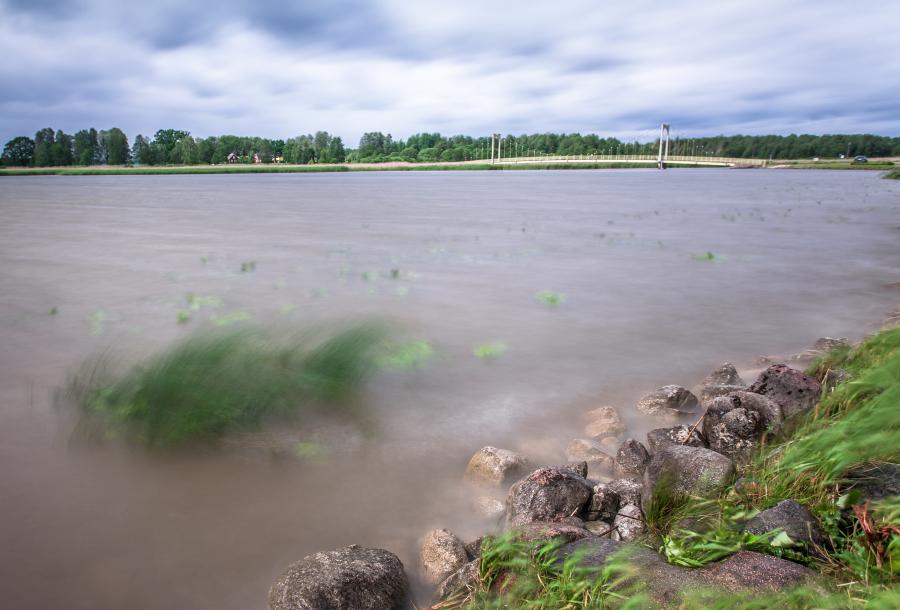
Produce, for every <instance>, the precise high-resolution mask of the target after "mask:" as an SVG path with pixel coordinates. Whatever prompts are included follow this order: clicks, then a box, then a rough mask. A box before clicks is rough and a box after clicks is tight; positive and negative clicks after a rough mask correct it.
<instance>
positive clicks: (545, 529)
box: [514, 521, 593, 543]
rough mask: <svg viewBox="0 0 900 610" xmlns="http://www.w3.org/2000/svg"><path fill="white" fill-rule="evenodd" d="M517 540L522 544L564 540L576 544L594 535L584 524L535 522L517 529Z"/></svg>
mask: <svg viewBox="0 0 900 610" xmlns="http://www.w3.org/2000/svg"><path fill="white" fill-rule="evenodd" d="M514 531H515V534H516V539H517V540H519V541H521V542H533V543H534V542H538V543H539V542H548V541H550V540H562V541H564V542H574V541H575V540H580V539H582V538H587V537H588V536H593V534H592V533H591V532H590V531H589V530H588V529H587V528H586V527H584V523H583V522H581V523H580V524H578V523H567V522H561V523H556V522H552V521H535V522H533V523H527V524H525V525H520V526H519V527H517V528H515V530H514Z"/></svg>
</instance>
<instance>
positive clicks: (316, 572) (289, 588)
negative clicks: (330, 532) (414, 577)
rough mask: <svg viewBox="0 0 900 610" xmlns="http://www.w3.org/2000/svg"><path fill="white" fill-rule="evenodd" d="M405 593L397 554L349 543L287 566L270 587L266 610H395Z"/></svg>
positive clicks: (403, 601) (405, 596) (404, 575)
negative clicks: (267, 608)
mask: <svg viewBox="0 0 900 610" xmlns="http://www.w3.org/2000/svg"><path fill="white" fill-rule="evenodd" d="M408 590H409V583H408V582H407V579H406V574H404V572H403V564H402V563H400V560H399V559H398V558H397V556H396V555H394V554H393V553H391V552H389V551H385V550H382V549H368V548H363V547H360V546H357V545H355V544H353V545H350V546H348V547H345V548H342V549H338V550H335V551H328V552H323V553H315V554H314V555H309V556H308V557H305V558H303V559H301V560H300V561H298V562H296V563H293V564H291V565H290V566H289V567H288V568H287V570H285V572H284V573H283V574H281V576H279V577H278V578H277V579H276V580H275V583H274V584H273V585H272V588H271V589H269V610H335V609H340V610H389V609H398V610H399V609H400V608H403V607H405V604H406V600H407V593H408Z"/></svg>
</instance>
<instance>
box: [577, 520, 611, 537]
mask: <svg viewBox="0 0 900 610" xmlns="http://www.w3.org/2000/svg"><path fill="white" fill-rule="evenodd" d="M584 529H586V530H587V531H589V532H590V533H592V534H593V535H594V536H600V537H602V538H609V537H610V536H612V533H613V532H614V531H615V530H616V528H615V527H613V524H612V523H610V522H608V521H587V522H586V523H585V524H584Z"/></svg>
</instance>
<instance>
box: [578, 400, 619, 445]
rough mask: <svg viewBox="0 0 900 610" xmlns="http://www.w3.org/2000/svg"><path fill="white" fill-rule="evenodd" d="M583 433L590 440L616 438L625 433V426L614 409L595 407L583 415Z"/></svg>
mask: <svg viewBox="0 0 900 610" xmlns="http://www.w3.org/2000/svg"><path fill="white" fill-rule="evenodd" d="M584 420H585V425H584V433H585V434H587V435H588V436H590V437H591V438H602V437H604V436H618V435H619V434H622V433H623V432H625V425H624V424H623V423H622V418H621V417H619V412H618V411H617V410H616V408H615V407H609V406H605V407H597V408H596V409H592V410H591V411H588V412H587V413H585V415H584Z"/></svg>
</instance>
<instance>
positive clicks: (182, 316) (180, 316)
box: [175, 309, 191, 324]
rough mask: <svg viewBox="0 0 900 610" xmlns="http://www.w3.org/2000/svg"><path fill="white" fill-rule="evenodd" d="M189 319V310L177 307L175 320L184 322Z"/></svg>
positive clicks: (180, 322)
mask: <svg viewBox="0 0 900 610" xmlns="http://www.w3.org/2000/svg"><path fill="white" fill-rule="evenodd" d="M190 319H191V312H189V311H188V310H186V309H179V310H178V313H177V314H176V315H175V321H176V322H178V323H179V324H186V323H187V322H188V321H190Z"/></svg>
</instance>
